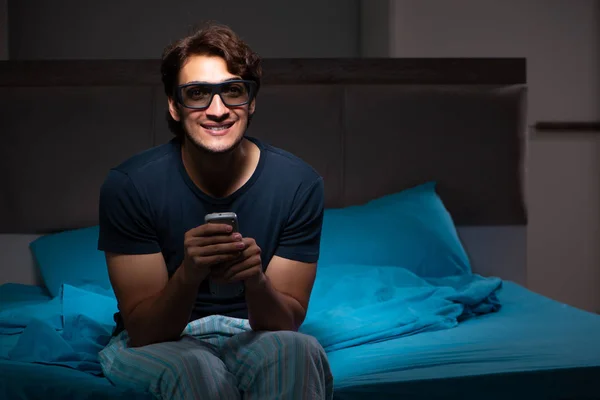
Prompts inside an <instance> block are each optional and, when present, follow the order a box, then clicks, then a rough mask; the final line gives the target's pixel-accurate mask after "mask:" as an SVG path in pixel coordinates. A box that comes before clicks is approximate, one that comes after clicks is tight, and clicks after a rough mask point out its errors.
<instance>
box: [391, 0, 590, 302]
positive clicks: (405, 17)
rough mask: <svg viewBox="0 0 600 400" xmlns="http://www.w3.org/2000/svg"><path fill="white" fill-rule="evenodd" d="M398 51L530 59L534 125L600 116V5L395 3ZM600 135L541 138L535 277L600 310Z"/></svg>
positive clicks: (531, 261) (543, 288)
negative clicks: (546, 121)
mask: <svg viewBox="0 0 600 400" xmlns="http://www.w3.org/2000/svg"><path fill="white" fill-rule="evenodd" d="M390 7H391V15H392V16H393V18H392V24H391V26H390V32H391V34H390V43H389V46H390V47H389V49H390V55H391V56H393V57H527V64H528V71H527V75H528V77H527V79H528V86H529V105H528V107H529V123H530V124H532V123H534V122H535V121H538V120H592V119H596V120H598V119H600V72H599V71H600V39H599V38H600V2H599V1H594V0H577V1H572V0H525V1H522V0H453V1H451V2H442V1H437V0H392V1H391V2H390ZM599 138H600V135H598V136H594V135H593V134H587V135H581V134H574V133H572V132H564V133H561V134H554V135H548V134H546V135H542V134H539V135H537V134H536V135H532V137H531V139H530V142H529V155H528V181H527V195H528V199H527V201H528V208H529V217H530V220H529V227H528V238H527V242H528V244H527V246H528V248H527V252H528V284H529V287H530V288H531V289H532V290H534V291H537V292H540V293H543V294H545V295H547V296H549V297H552V298H555V299H558V300H560V301H564V302H566V303H569V304H572V305H574V306H576V307H580V308H584V309H587V310H591V311H600V245H599V243H600V229H599V228H600V179H599V175H600V142H599Z"/></svg>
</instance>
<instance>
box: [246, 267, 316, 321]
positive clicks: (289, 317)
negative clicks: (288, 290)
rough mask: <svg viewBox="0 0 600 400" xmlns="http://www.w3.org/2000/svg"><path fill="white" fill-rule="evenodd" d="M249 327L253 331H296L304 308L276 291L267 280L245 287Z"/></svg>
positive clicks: (302, 318)
mask: <svg viewBox="0 0 600 400" xmlns="http://www.w3.org/2000/svg"><path fill="white" fill-rule="evenodd" d="M246 303H247V305H248V318H249V322H250V327H251V328H252V329H253V330H255V331H279V330H290V331H297V330H298V328H299V327H300V325H301V324H302V322H303V320H304V315H305V312H304V308H303V307H302V306H301V305H300V303H299V302H298V301H297V300H296V299H294V298H293V297H291V296H288V295H286V294H283V293H281V292H279V291H277V290H276V289H275V288H273V286H272V285H271V283H270V281H269V278H268V277H266V276H264V280H263V281H262V283H260V284H258V285H256V286H246Z"/></svg>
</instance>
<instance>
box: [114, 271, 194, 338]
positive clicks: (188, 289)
mask: <svg viewBox="0 0 600 400" xmlns="http://www.w3.org/2000/svg"><path fill="white" fill-rule="evenodd" d="M204 279H205V277H202V276H194V275H192V276H190V275H188V274H186V271H185V269H184V268H183V266H181V267H179V268H178V269H177V271H176V272H175V273H174V274H173V276H172V277H171V279H169V281H168V282H167V285H166V286H165V288H164V289H163V290H162V291H160V292H159V293H158V294H156V295H155V296H152V297H150V298H148V299H146V300H144V301H143V302H141V303H140V304H139V305H138V306H137V307H136V308H135V309H134V310H133V311H132V312H131V313H130V315H129V318H128V320H127V321H126V323H125V327H126V329H127V332H128V334H129V337H130V339H131V342H130V344H131V346H134V347H137V346H145V345H148V344H152V343H158V342H165V341H171V340H177V339H178V338H179V337H180V336H181V332H182V331H183V329H184V328H185V326H186V325H187V323H188V322H189V318H190V315H191V312H192V309H193V307H194V303H195V300H196V296H197V294H198V287H199V285H200V283H201V282H202V281H203V280H204Z"/></svg>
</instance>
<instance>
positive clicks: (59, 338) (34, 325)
mask: <svg viewBox="0 0 600 400" xmlns="http://www.w3.org/2000/svg"><path fill="white" fill-rule="evenodd" d="M18 304H20V305H19V306H16V307H10V306H8V307H3V308H2V310H1V311H0V335H1V336H0V339H1V340H2V341H3V342H4V341H6V342H9V343H11V346H10V348H9V349H4V351H3V352H2V353H1V354H0V359H5V360H11V361H20V362H32V363H40V364H53V365H62V366H66V367H70V368H74V369H77V370H80V371H83V372H88V373H90V374H94V375H100V374H101V373H102V371H101V368H100V364H99V362H98V352H99V351H100V350H101V349H102V348H103V347H104V346H106V344H107V343H108V341H109V340H110V336H111V333H112V329H113V327H114V320H113V314H114V312H115V311H116V310H117V302H116V299H115V298H114V295H113V294H112V292H109V291H107V290H105V289H102V288H100V287H97V286H93V285H89V286H84V287H74V286H71V285H67V284H65V285H63V286H62V289H61V293H60V294H59V295H58V296H56V297H55V298H53V299H51V300H48V301H46V302H43V303H40V302H36V303H32V304H27V303H25V304H23V303H22V302H18ZM13 343H14V344H13ZM3 347H4V346H3Z"/></svg>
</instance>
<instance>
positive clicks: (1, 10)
mask: <svg viewBox="0 0 600 400" xmlns="http://www.w3.org/2000/svg"><path fill="white" fill-rule="evenodd" d="M0 60H8V0H0Z"/></svg>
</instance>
